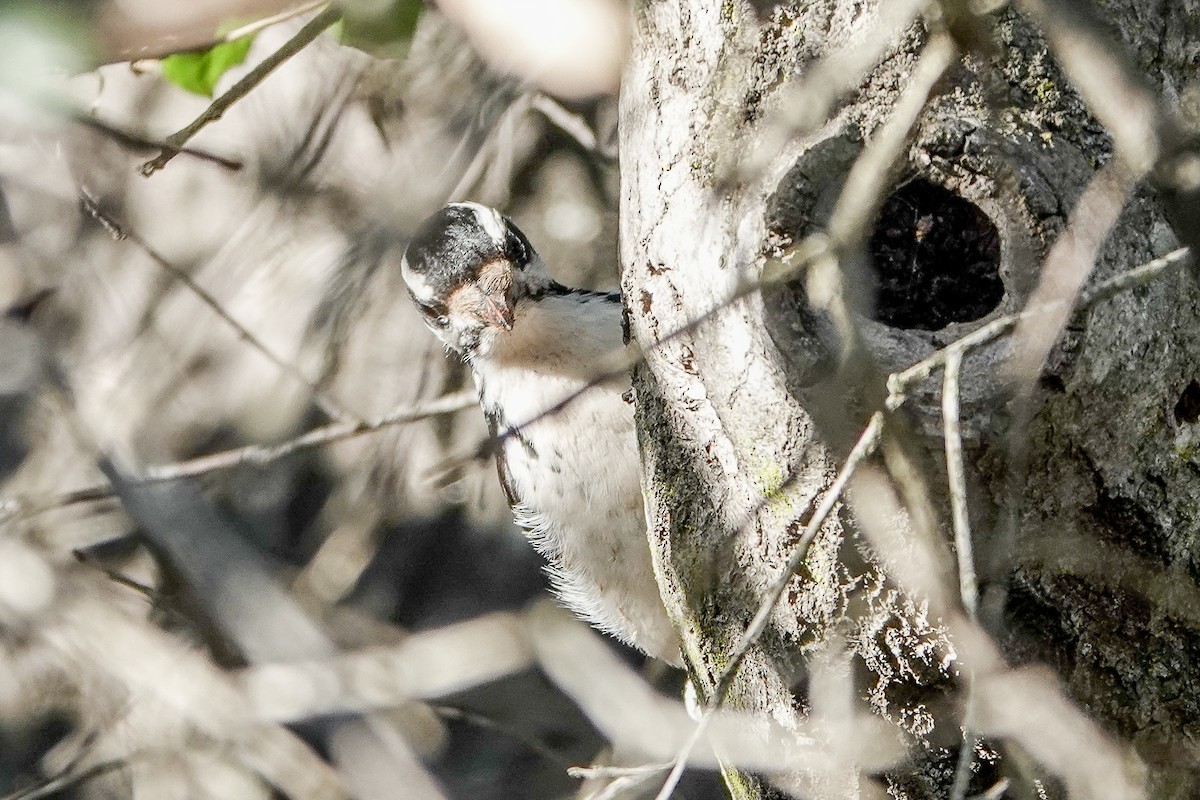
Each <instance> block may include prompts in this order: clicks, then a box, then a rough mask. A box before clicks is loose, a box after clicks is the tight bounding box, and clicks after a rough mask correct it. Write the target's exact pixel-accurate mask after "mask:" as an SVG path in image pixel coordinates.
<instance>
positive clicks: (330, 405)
mask: <svg viewBox="0 0 1200 800" xmlns="http://www.w3.org/2000/svg"><path fill="white" fill-rule="evenodd" d="M79 196H80V205H81V207H82V208H83V211H84V212H85V213H87V214H88V215H89V216H91V217H92V218H93V219H95V220H96V221H97V222H98V223H100V224H101V225H102V226H103V227H104V229H105V230H106V231H108V233H109V234H110V235H111V236H112V237H113V238H114V239H116V240H126V241H130V242H132V243H133V244H135V245H136V246H137V247H138V249H140V250H141V251H142V252H143V253H145V254H146V255H147V256H149V257H150V260H152V261H153V262H154V263H155V264H157V265H158V266H159V267H161V268H162V269H164V270H166V271H167V272H168V273H169V274H170V275H171V276H172V277H174V278H175V279H176V280H178V281H179V282H180V283H181V284H183V285H184V287H186V288H187V289H188V290H189V291H190V292H191V293H192V294H194V295H195V296H196V297H197V298H198V299H199V300H200V302H202V303H204V305H206V306H208V307H209V308H210V309H212V311H213V313H215V314H216V315H217V316H218V317H220V318H221V319H222V320H224V322H225V323H226V324H227V325H229V327H231V328H233V330H234V331H235V332H236V333H237V335H238V336H239V337H240V338H241V339H243V340H245V341H246V342H247V343H248V344H249V345H250V346H251V347H253V348H254V349H255V350H257V351H258V352H259V353H261V354H262V355H263V356H265V357H266V358H267V360H268V361H270V362H271V363H272V364H274V365H275V366H276V367H278V368H279V370H280V371H281V372H283V373H285V374H287V375H290V376H291V377H293V378H295V379H296V380H297V381H298V382H299V383H300V384H301V385H303V386H304V387H305V388H307V389H308V390H309V392H310V393H311V394H312V398H313V402H314V403H316V404H317V407H318V408H320V409H321V410H322V411H324V412H325V413H326V414H328V415H329V417H330V418H332V419H336V420H341V421H346V420H350V419H353V418H354V417H353V415H352V414H350V413H349V412H347V411H345V410H344V409H342V408H341V407H340V406H339V405H338V404H337V403H336V402H335V401H334V400H332V399H331V398H329V397H327V396H326V395H325V393H324V392H323V391H321V389H320V388H318V387H317V385H316V384H314V383H313V382H312V381H310V380H309V379H308V378H307V377H306V376H305V375H304V373H303V372H301V371H300V369H299V368H298V367H296V365H295V364H292V363H291V362H289V361H287V360H286V359H284V358H283V357H281V356H279V355H278V354H276V353H275V351H273V350H272V349H271V348H269V347H268V346H267V345H266V343H265V342H263V341H262V340H261V339H259V338H258V337H257V336H255V335H254V334H253V333H251V332H250V330H249V329H248V328H247V327H246V326H245V325H243V324H242V323H240V322H238V321H237V320H236V319H235V318H234V317H233V316H232V315H231V314H230V313H229V312H228V311H226V310H225V307H224V306H223V305H221V302H220V301H219V300H217V298H215V297H213V295H211V294H210V293H209V292H208V290H207V289H205V288H204V287H203V286H201V285H200V284H198V283H197V282H196V281H195V280H194V279H193V278H192V276H191V275H189V274H188V273H187V271H186V270H183V269H180V268H179V267H177V266H175V264H173V263H171V261H170V260H168V259H167V258H166V257H165V256H163V255H162V254H161V253H159V252H158V251H157V250H155V249H154V248H153V247H151V246H150V244H149V243H148V242H147V241H146V240H145V239H143V238H141V237H140V236H139V235H138V234H136V233H134V232H133V231H131V230H129V229H128V228H126V227H125V226H124V225H122V224H121V223H120V222H119V221H118V220H117V219H116V218H115V217H114V216H113V215H112V214H110V213H109V212H107V211H105V210H104V209H102V208H101V207H100V204H99V203H98V202H96V199H95V198H94V197H92V195H91V193H90V192H89V191H88V190H87V188H86V187H82V186H81V187H80V193H79Z"/></svg>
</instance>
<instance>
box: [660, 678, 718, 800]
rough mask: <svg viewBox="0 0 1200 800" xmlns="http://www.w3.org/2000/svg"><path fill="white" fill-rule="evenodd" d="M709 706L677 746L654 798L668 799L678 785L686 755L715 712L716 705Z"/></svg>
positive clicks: (684, 766) (684, 765)
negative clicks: (686, 736)
mask: <svg viewBox="0 0 1200 800" xmlns="http://www.w3.org/2000/svg"><path fill="white" fill-rule="evenodd" d="M714 698H717V699H719V698H720V695H715V696H714ZM709 705H710V707H709V708H706V709H704V714H703V715H702V716H701V717H700V721H699V722H697V723H696V727H695V728H693V729H692V735H691V736H689V737H688V740H687V741H686V742H685V743H684V745H683V747H681V748H679V753H678V755H676V756H675V760H674V762H673V764H672V767H671V772H670V774H669V775H667V779H666V780H665V781H663V785H662V788H661V789H659V790H658V794H656V795H654V800H668V798H670V796H671V795H672V794H673V793H674V792H675V789H676V787H678V786H679V779H680V778H682V777H683V770H684V769H685V768H686V767H687V761H688V756H690V755H691V754H692V751H693V750H695V749H696V745H697V744H699V743H700V739H701V738H702V737H703V736H704V732H705V731H706V730H708V723H709V720H711V719H712V718H713V714H714V713H715V712H716V710H717V709H716V706H715V705H713V704H712V703H711V702H710V704H709Z"/></svg>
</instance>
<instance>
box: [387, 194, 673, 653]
mask: <svg viewBox="0 0 1200 800" xmlns="http://www.w3.org/2000/svg"><path fill="white" fill-rule="evenodd" d="M401 270H402V273H403V276H404V282H405V283H406V284H407V286H408V291H409V294H410V295H411V297H412V300H413V302H414V303H415V304H416V306H417V309H418V310H419V311H420V313H421V316H422V317H423V319H424V320H425V324H426V325H428V327H429V329H430V330H431V331H433V333H434V334H435V335H436V336H437V337H438V339H440V340H441V341H442V343H443V344H445V345H446V347H447V348H448V349H449V350H451V351H453V352H454V353H457V354H458V355H459V356H460V357H461V358H462V359H463V361H464V362H465V363H466V364H467V365H468V366H470V368H471V372H472V374H473V376H474V379H475V387H476V389H477V390H478V394H479V405H480V406H481V408H482V409H483V413H484V416H485V417H486V418H487V421H488V426H489V428H490V430H491V432H492V435H493V436H497V435H502V436H503V440H502V443H501V445H500V447H499V452H498V453H497V456H496V464H497V468H498V472H499V475H500V482H501V485H502V486H503V487H504V491H505V494H506V495H507V497H508V500H509V505H511V506H512V510H513V514H514V517H515V519H516V522H517V524H518V525H519V526H520V527H521V528H523V529H524V530H525V531H526V533H527V535H528V537H529V539H530V540H531V541H532V543H533V545H534V547H536V548H537V549H538V551H539V552H540V553H541V554H542V555H543V556H544V557H545V558H546V560H547V562H548V567H547V571H548V573H549V575H550V579H551V584H552V586H553V588H554V591H555V593H556V594H557V595H558V597H559V598H560V599H561V601H562V602H563V603H564V604H565V605H566V606H567V607H568V608H570V609H571V610H572V611H574V612H575V613H576V614H577V615H579V616H580V617H582V618H583V619H585V620H587V621H588V622H590V623H592V624H593V625H595V626H596V627H598V628H600V629H601V630H603V631H606V632H608V633H610V634H612V635H614V636H616V637H617V638H618V639H621V640H622V641H624V642H626V643H628V644H631V645H633V646H635V647H637V648H639V649H640V650H642V651H643V652H645V653H647V654H649V655H651V656H655V657H657V658H661V659H663V660H664V661H667V662H670V663H673V664H678V663H679V640H678V637H677V634H676V632H675V629H674V627H673V626H672V625H671V622H670V619H669V618H668V616H667V612H666V609H665V608H664V607H663V603H662V598H661V596H660V595H659V591H658V584H657V582H656V581H655V578H654V570H653V567H652V565H651V560H650V545H649V542H648V540H647V537H646V518H645V513H644V511H643V507H642V492H641V485H640V482H639V478H638V474H639V469H638V450H637V437H636V433H635V431H634V419H633V407H632V405H630V403H629V402H627V401H626V399H625V397H626V396H627V394H626V393H627V392H628V390H629V389H630V379H629V376H628V375H625V376H623V377H621V378H620V379H617V380H613V381H610V382H606V383H603V384H600V385H596V386H593V387H591V388H589V389H587V390H586V391H585V392H583V393H582V394H581V395H580V396H579V397H578V398H577V399H575V400H573V401H572V402H570V403H568V404H566V405H564V406H563V407H562V408H557V409H556V408H555V407H556V406H557V405H558V404H559V403H560V402H561V401H562V400H564V399H565V398H567V397H568V396H570V395H573V394H575V393H576V392H578V391H579V390H580V389H583V388H584V387H585V386H587V385H588V384H589V382H591V381H592V380H593V379H594V378H595V376H596V375H597V374H598V373H599V372H601V370H602V369H603V366H604V365H605V364H609V363H612V361H611V360H612V359H613V357H614V356H616V355H619V354H620V351H621V350H622V349H623V347H624V342H623V340H622V326H621V313H622V312H621V297H620V295H619V294H618V293H605V292H593V291H587V290H584V289H570V288H567V287H566V286H563V285H562V284H560V283H558V282H556V281H555V280H554V279H553V278H551V277H550V273H549V272H548V271H547V269H546V265H545V263H543V261H542V259H541V257H540V256H539V255H538V254H537V251H535V250H534V249H533V247H532V246H531V245H530V244H529V240H528V239H526V238H525V235H524V234H523V233H521V231H520V230H519V229H518V228H517V226H516V225H514V224H513V223H512V221H511V220H509V219H508V218H507V217H504V216H503V215H501V214H500V213H499V212H497V211H496V210H494V209H492V208H488V207H487V206H483V205H479V204H477V203H452V204H450V205H448V206H445V207H444V208H442V209H441V210H440V211H438V212H437V213H435V214H434V215H433V216H431V217H430V218H429V219H427V220H426V221H425V222H424V223H423V224H422V225H421V227H420V229H419V230H418V231H417V233H416V235H415V236H413V238H412V240H411V241H410V242H409V244H408V247H407V249H406V250H405V253H404V258H403V260H402V261H401ZM552 409H553V410H552Z"/></svg>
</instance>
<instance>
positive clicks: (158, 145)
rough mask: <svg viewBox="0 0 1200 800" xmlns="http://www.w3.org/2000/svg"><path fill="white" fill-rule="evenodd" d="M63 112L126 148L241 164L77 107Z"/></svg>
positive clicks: (238, 166)
mask: <svg viewBox="0 0 1200 800" xmlns="http://www.w3.org/2000/svg"><path fill="white" fill-rule="evenodd" d="M65 113H66V115H67V116H68V117H70V119H71V121H72V122H74V123H75V124H77V125H82V126H83V127H85V128H89V129H91V130H93V131H96V132H97V133H99V134H100V135H102V136H106V137H108V138H109V139H112V140H113V141H114V142H116V143H117V144H119V145H121V146H122V147H124V148H126V149H128V150H150V151H153V150H161V151H163V152H169V153H172V154H173V155H184V156H190V157H191V158H195V159H198V160H200V161H208V162H210V163H213V164H216V165H217V166H220V167H224V168H225V169H229V170H239V169H241V168H242V166H243V165H242V162H240V161H238V160H236V159H232V158H228V157H227V156H222V155H217V154H216V153H212V152H209V151H208V150H202V149H200V148H198V147H176V146H174V145H172V144H171V143H170V142H167V141H165V140H163V139H153V138H151V137H149V136H147V135H145V134H143V133H137V132H135V131H131V130H127V129H125V128H121V127H119V126H117V125H115V124H113V123H111V122H105V121H104V120H102V119H97V118H96V117H93V116H91V115H89V114H87V113H86V112H84V111H81V110H79V109H69V110H67V111H66V112H65Z"/></svg>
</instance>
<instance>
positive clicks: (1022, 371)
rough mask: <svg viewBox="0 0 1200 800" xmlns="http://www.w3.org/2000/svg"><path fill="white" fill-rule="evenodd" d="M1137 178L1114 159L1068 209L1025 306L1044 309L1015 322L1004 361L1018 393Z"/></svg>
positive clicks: (1034, 372) (1046, 350)
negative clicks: (1010, 344)
mask: <svg viewBox="0 0 1200 800" xmlns="http://www.w3.org/2000/svg"><path fill="white" fill-rule="evenodd" d="M1139 178H1140V176H1138V175H1137V174H1135V173H1133V172H1131V171H1130V170H1129V169H1128V167H1126V165H1125V164H1124V163H1123V162H1121V161H1114V162H1112V163H1110V164H1109V165H1108V166H1106V167H1104V168H1103V169H1101V170H1100V172H1098V173H1097V174H1096V175H1095V176H1094V177H1093V178H1092V180H1091V181H1090V182H1089V183H1088V186H1087V188H1086V189H1084V191H1083V194H1082V196H1080V198H1079V202H1078V203H1077V204H1076V206H1075V208H1074V209H1073V210H1072V211H1071V218H1070V221H1069V222H1068V223H1067V227H1066V230H1064V231H1063V232H1062V234H1060V235H1059V237H1058V239H1057V240H1056V241H1055V242H1054V246H1053V247H1052V248H1051V249H1050V253H1049V255H1047V256H1046V261H1045V263H1044V264H1043V265H1042V271H1041V277H1040V278H1039V279H1038V285H1037V287H1036V288H1035V289H1034V290H1033V293H1032V294H1031V295H1030V297H1029V301H1028V303H1027V304H1026V305H1027V306H1028V307H1029V308H1035V307H1039V306H1040V307H1042V308H1045V309H1047V310H1046V311H1045V312H1044V313H1042V314H1037V315H1031V316H1028V317H1024V318H1022V319H1021V320H1020V321H1019V322H1018V323H1017V330H1016V333H1015V334H1014V336H1015V341H1014V342H1013V350H1012V353H1011V354H1010V356H1009V361H1008V363H1007V364H1006V365H1005V371H1006V372H1007V373H1008V377H1009V380H1010V381H1012V383H1013V384H1014V386H1015V388H1016V390H1017V393H1019V394H1023V393H1025V392H1027V391H1029V387H1030V386H1031V385H1032V383H1033V382H1034V381H1035V380H1036V379H1037V376H1038V374H1039V373H1040V372H1041V370H1042V364H1043V363H1045V360H1046V356H1048V355H1049V354H1050V350H1051V348H1052V347H1053V346H1054V343H1055V342H1056V341H1057V340H1058V337H1059V334H1060V333H1061V332H1062V329H1063V326H1064V325H1066V323H1067V319H1068V318H1069V317H1070V315H1071V307H1072V305H1073V304H1074V301H1075V298H1076V297H1077V296H1078V295H1079V293H1080V291H1082V289H1083V285H1084V283H1085V282H1086V281H1087V279H1088V276H1089V275H1091V273H1092V269H1093V268H1094V267H1095V264H1096V257H1097V256H1098V255H1099V254H1100V248H1101V246H1102V245H1103V244H1104V241H1105V239H1107V238H1108V233H1109V231H1110V230H1112V227H1113V226H1114V225H1116V223H1117V218H1118V217H1119V216H1120V214H1121V210H1122V209H1123V208H1124V207H1125V200H1126V198H1127V197H1128V196H1129V193H1130V192H1132V191H1133V188H1134V186H1136V185H1137V182H1138V180H1139ZM1052 305H1053V308H1051V306H1052Z"/></svg>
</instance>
